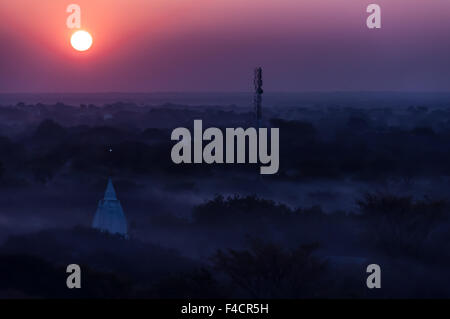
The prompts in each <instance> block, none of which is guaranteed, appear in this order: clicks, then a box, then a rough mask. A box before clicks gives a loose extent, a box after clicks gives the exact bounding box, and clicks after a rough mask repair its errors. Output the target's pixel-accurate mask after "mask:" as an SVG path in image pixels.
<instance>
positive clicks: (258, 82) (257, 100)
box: [253, 67, 264, 129]
mask: <svg viewBox="0 0 450 319" xmlns="http://www.w3.org/2000/svg"><path fill="white" fill-rule="evenodd" d="M254 84H255V97H254V99H253V103H254V105H255V115H256V128H257V129H259V128H260V127H261V118H262V110H261V101H262V94H263V93H264V91H263V89H262V85H263V81H262V68H260V67H258V68H256V69H255V78H254Z"/></svg>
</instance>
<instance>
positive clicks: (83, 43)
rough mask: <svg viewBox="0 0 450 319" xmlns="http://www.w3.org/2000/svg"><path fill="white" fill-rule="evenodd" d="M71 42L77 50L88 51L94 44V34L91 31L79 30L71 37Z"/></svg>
mask: <svg viewBox="0 0 450 319" xmlns="http://www.w3.org/2000/svg"><path fill="white" fill-rule="evenodd" d="M70 44H71V45H72V47H73V48H74V49H75V50H77V51H86V50H88V49H89V48H90V47H91V45H92V36H91V35H90V34H89V32H86V31H83V30H79V31H77V32H75V33H74V34H72V37H71V38H70Z"/></svg>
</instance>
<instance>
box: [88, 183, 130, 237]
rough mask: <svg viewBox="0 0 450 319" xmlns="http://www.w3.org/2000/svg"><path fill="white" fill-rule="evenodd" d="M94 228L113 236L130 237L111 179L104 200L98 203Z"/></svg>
mask: <svg viewBox="0 0 450 319" xmlns="http://www.w3.org/2000/svg"><path fill="white" fill-rule="evenodd" d="M92 227H93V228H96V229H98V230H100V231H104V232H108V233H111V234H120V235H123V236H125V237H127V236H128V231H127V220H126V217H125V214H124V212H123V209H122V206H121V205H120V201H119V200H118V199H117V196H116V191H115V190H114V186H113V183H112V180H111V178H109V179H108V185H107V186H106V190H105V196H104V198H103V199H101V200H100V201H99V203H98V208H97V212H96V213H95V216H94V221H93V222H92Z"/></svg>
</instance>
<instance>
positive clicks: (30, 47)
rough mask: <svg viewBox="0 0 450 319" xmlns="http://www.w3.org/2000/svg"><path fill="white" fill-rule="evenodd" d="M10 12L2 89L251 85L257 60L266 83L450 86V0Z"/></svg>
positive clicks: (26, 4)
mask: <svg viewBox="0 0 450 319" xmlns="http://www.w3.org/2000/svg"><path fill="white" fill-rule="evenodd" d="M70 3H77V4H79V5H80V6H81V8H82V29H85V30H87V31H89V32H90V33H91V34H92V35H93V38H94V45H93V47H92V48H91V49H90V50H89V51H87V52H84V53H80V52H75V51H74V50H73V49H72V48H71V47H70V43H69V39H70V35H71V33H72V32H73V30H69V29H67V27H66V24H65V21H66V18H67V16H68V14H67V13H66V12H65V9H66V6H67V5H68V4H70ZM370 3H377V4H379V5H380V6H381V8H382V29H380V30H369V29H367V27H366V24H365V21H366V18H367V16H368V14H367V13H366V7H367V5H368V4H370ZM0 19H1V21H2V28H1V29H0V42H1V43H2V45H1V49H0V92H109V91H118V92H155V91H199V92H208V91H250V90H251V89H252V87H251V85H252V83H251V80H252V79H251V78H252V70H253V68H254V67H255V66H257V65H261V66H262V67H263V68H264V76H265V88H266V90H267V91H316V90H319V91H336V90H337V91H341V90H342V91H359V90H365V91H380V90H383V91H386V90H389V91H391V90H393V91H450V61H449V59H450V1H448V0H432V1H430V0H373V1H363V0H127V1H125V0H96V1H88V0H78V1H77V0H71V1H67V2H66V1H60V0H58V1H55V0H40V1H35V0H15V1H2V2H1V3H0Z"/></svg>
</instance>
